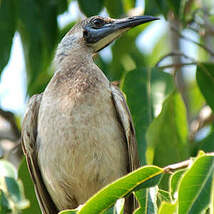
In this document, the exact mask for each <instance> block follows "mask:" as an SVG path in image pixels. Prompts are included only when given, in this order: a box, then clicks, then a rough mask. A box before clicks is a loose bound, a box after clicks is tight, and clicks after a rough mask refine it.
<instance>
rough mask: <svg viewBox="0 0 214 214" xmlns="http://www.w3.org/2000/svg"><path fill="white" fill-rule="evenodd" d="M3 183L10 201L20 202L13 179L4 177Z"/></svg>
mask: <svg viewBox="0 0 214 214" xmlns="http://www.w3.org/2000/svg"><path fill="white" fill-rule="evenodd" d="M4 183H5V187H6V188H7V192H8V194H9V195H10V196H11V198H12V200H13V201H14V202H15V203H17V202H18V201H21V193H20V189H19V185H18V183H17V181H16V180H15V179H14V178H9V177H5V178H4Z"/></svg>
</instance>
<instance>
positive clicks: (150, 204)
mask: <svg viewBox="0 0 214 214" xmlns="http://www.w3.org/2000/svg"><path fill="white" fill-rule="evenodd" d="M134 195H135V197H136V199H137V201H138V203H139V208H137V209H136V210H135V212H134V214H148V213H157V205H156V202H157V187H151V188H146V189H140V190H139V191H136V192H135V193H134Z"/></svg>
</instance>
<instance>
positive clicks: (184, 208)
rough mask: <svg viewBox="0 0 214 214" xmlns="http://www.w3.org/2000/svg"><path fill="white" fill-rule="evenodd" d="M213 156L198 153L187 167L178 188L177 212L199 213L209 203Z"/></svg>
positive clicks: (213, 168)
mask: <svg viewBox="0 0 214 214" xmlns="http://www.w3.org/2000/svg"><path fill="white" fill-rule="evenodd" d="M213 173H214V156H213V155H200V156H199V157H198V158H197V159H196V160H195V161H194V163H193V165H192V166H191V167H190V169H188V170H187V171H186V172H185V173H184V175H183V177H182V180H181V182H180V185H179V189H178V205H179V207H178V214H184V213H188V214H199V213H201V212H202V211H203V210H204V209H205V208H207V207H208V205H209V203H210V195H211V184H212V179H213Z"/></svg>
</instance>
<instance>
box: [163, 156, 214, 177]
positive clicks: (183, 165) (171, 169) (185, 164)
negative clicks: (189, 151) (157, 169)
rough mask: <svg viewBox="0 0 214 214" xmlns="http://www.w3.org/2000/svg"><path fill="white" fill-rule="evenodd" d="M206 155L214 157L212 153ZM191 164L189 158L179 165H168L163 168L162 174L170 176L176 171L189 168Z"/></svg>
mask: <svg viewBox="0 0 214 214" xmlns="http://www.w3.org/2000/svg"><path fill="white" fill-rule="evenodd" d="M206 155H214V152H209V153H206ZM192 163H193V159H192V158H190V159H188V160H185V161H181V162H179V163H174V164H170V165H168V166H166V167H164V168H163V170H164V173H169V174H172V173H173V172H174V171H176V170H179V169H184V168H187V167H189V166H191V165H192Z"/></svg>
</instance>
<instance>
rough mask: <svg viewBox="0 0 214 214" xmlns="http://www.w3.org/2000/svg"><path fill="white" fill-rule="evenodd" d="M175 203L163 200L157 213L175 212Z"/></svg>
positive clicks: (169, 213)
mask: <svg viewBox="0 0 214 214" xmlns="http://www.w3.org/2000/svg"><path fill="white" fill-rule="evenodd" d="M175 213H176V204H171V203H169V202H165V201H163V202H162V203H161V205H160V208H159V210H158V214H175Z"/></svg>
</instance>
